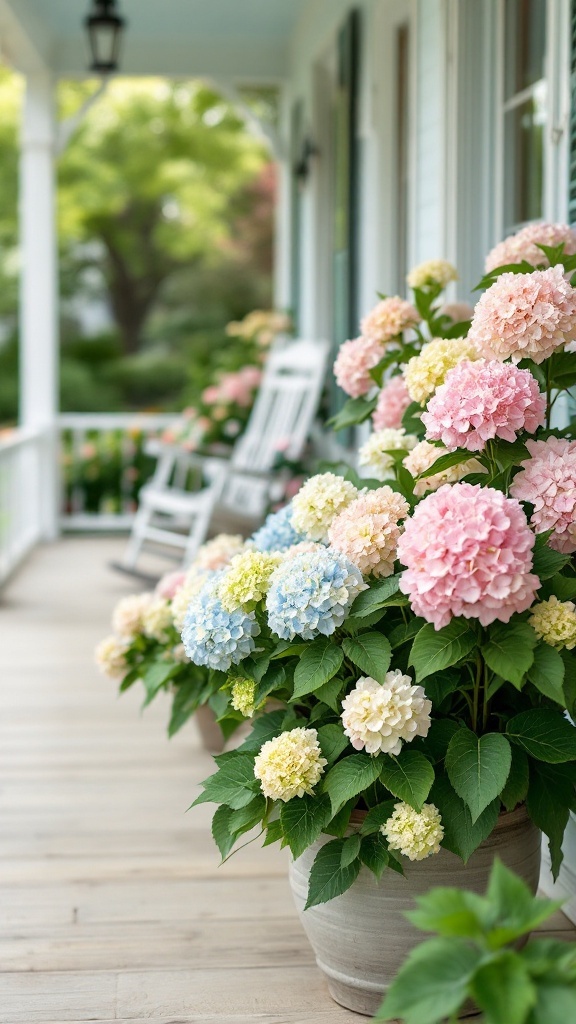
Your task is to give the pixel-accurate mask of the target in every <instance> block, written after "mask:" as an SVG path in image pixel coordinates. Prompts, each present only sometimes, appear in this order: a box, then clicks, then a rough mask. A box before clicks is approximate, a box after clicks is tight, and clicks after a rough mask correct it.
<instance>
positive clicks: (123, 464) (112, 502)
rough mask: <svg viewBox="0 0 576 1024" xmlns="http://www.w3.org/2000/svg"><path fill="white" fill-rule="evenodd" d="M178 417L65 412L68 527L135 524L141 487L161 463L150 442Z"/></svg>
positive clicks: (62, 442) (63, 482) (64, 515)
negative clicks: (148, 450) (157, 462)
mask: <svg viewBox="0 0 576 1024" xmlns="http://www.w3.org/2000/svg"><path fill="white" fill-rule="evenodd" d="M175 419H177V415H176V414H166V413H164V414H155V413H67V414H64V415H61V416H60V417H59V419H58V425H59V431H60V474H61V494H62V501H61V526H62V529H64V530H122V529H127V528H129V527H130V526H131V523H132V519H133V516H134V512H135V511H136V504H137V494H138V490H139V488H140V487H141V486H142V484H143V483H145V481H146V479H147V478H148V476H149V475H150V473H151V472H152V470H153V468H154V465H155V461H154V460H153V459H150V458H149V456H147V455H146V453H145V450H144V447H145V443H146V441H147V439H148V438H149V437H151V436H152V435H155V434H157V433H158V431H160V430H162V429H164V428H165V427H167V426H168V425H169V424H171V423H173V422H174V420H175Z"/></svg>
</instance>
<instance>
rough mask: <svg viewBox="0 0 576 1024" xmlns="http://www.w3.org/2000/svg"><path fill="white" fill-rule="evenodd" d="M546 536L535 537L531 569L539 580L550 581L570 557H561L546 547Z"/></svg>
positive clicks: (559, 553) (560, 554)
mask: <svg viewBox="0 0 576 1024" xmlns="http://www.w3.org/2000/svg"><path fill="white" fill-rule="evenodd" d="M547 536H548V534H540V536H539V537H536V543H535V545H534V562H533V569H534V572H535V573H536V575H537V576H539V577H540V579H541V580H549V579H551V578H552V576H555V575H556V573H557V572H560V570H561V569H563V568H564V566H565V565H567V564H568V562H569V561H570V555H563V554H562V553H561V552H560V551H554V549H553V548H550V547H548V543H547V540H546V538H547Z"/></svg>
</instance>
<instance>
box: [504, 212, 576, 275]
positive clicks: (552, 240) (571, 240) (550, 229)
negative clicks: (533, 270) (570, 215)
mask: <svg viewBox="0 0 576 1024" xmlns="http://www.w3.org/2000/svg"><path fill="white" fill-rule="evenodd" d="M561 242H564V252H565V253H567V254H570V255H572V254H573V253H575V252H576V231H573V229H572V228H570V227H568V225H567V224H547V223H546V222H545V221H540V222H539V223H537V224H527V225H526V227H525V228H522V229H521V230H520V231H517V232H516V234H514V235H509V236H508V238H505V239H504V241H503V242H499V243H498V245H496V246H494V248H493V249H492V250H491V251H490V252H489V253H488V255H487V257H486V263H485V270H486V273H487V274H488V273H489V272H490V271H491V270H495V269H496V267H505V266H507V265H508V264H509V263H521V262H522V260H526V261H527V262H528V263H531V264H532V266H533V267H537V266H542V265H544V266H547V265H548V260H547V259H546V256H545V255H544V253H543V252H542V250H541V249H539V248H538V246H539V245H549V246H551V247H554V246H557V245H560V243H561Z"/></svg>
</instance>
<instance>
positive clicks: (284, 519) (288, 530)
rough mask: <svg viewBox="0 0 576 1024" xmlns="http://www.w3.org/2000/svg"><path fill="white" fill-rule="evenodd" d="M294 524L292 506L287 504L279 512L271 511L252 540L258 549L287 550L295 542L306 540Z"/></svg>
mask: <svg viewBox="0 0 576 1024" xmlns="http://www.w3.org/2000/svg"><path fill="white" fill-rule="evenodd" d="M305 539H306V538H305V537H304V534H303V533H298V531H297V530H295V529H294V527H293V526H292V506H291V505H285V506H284V508H281V509H280V511H279V512H271V513H270V515H269V516H267V518H266V521H265V523H264V525H263V526H261V527H260V529H259V530H256V533H253V534H252V537H251V538H250V540H251V541H252V543H253V545H254V547H255V548H256V549H257V550H258V551H285V550H286V548H290V547H292V545H293V544H299V543H300V542H301V541H303V540H305Z"/></svg>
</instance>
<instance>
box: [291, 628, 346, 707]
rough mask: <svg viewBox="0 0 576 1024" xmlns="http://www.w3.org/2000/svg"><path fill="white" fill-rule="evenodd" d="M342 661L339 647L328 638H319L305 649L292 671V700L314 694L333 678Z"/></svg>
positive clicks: (342, 656) (342, 657)
mask: <svg viewBox="0 0 576 1024" xmlns="http://www.w3.org/2000/svg"><path fill="white" fill-rule="evenodd" d="M343 660H344V655H343V653H342V650H341V648H340V647H337V646H336V644H335V643H333V642H332V641H331V640H330V639H329V637H327V636H319V637H318V638H317V639H316V640H314V641H313V643H311V644H310V646H309V647H307V648H306V650H305V651H304V654H303V655H302V657H301V658H300V661H299V662H298V664H297V665H296V669H295V671H294V694H293V698H292V699H293V700H297V699H298V698H299V697H304V696H306V694H308V693H314V691H315V690H317V689H318V688H319V687H320V686H323V685H324V683H327V682H328V680H329V679H332V676H335V675H336V673H337V671H338V669H339V668H340V666H341V664H342V662H343Z"/></svg>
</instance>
